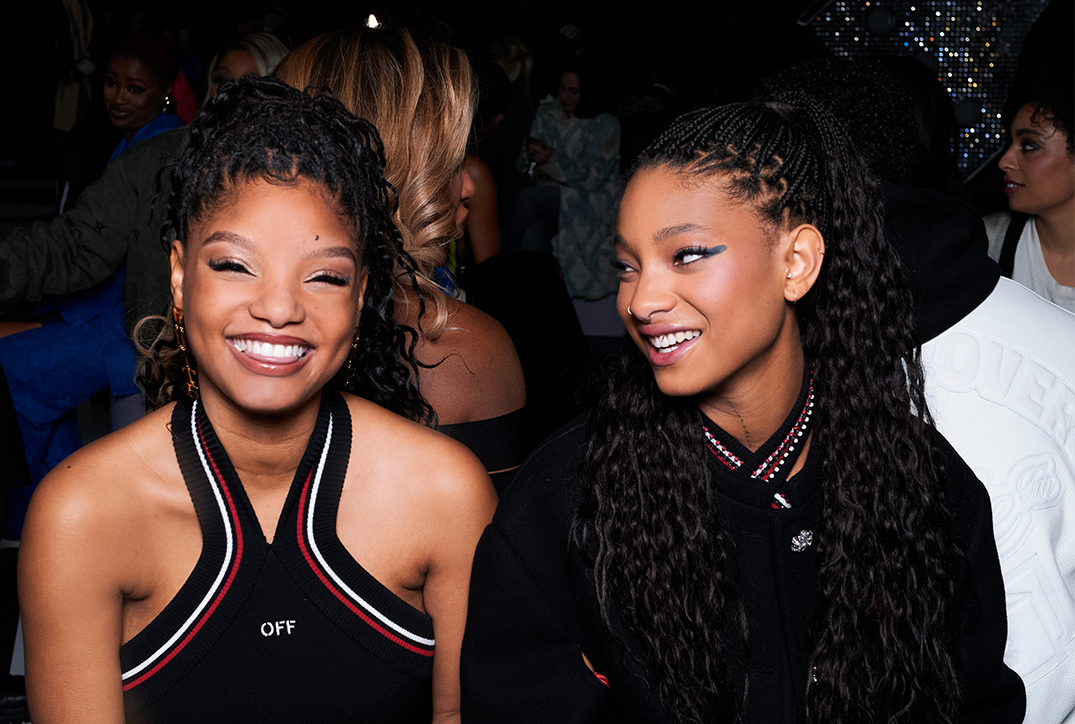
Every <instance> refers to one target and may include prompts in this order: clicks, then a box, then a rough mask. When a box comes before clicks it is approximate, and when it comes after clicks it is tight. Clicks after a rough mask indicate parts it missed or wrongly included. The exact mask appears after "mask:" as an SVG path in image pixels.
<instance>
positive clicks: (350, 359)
mask: <svg viewBox="0 0 1075 724" xmlns="http://www.w3.org/2000/svg"><path fill="white" fill-rule="evenodd" d="M358 337H359V331H358V329H357V328H356V329H355V337H354V339H352V340H351V354H349V355H347V376H346V384H347V385H350V384H351V382H352V380H353V379H354V377H355V357H357V356H358Z"/></svg>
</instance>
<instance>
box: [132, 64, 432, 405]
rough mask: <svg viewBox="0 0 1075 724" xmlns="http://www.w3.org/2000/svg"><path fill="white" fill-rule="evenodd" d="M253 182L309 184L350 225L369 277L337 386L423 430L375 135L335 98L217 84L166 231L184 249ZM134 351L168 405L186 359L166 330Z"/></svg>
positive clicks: (271, 85)
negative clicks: (346, 367)
mask: <svg viewBox="0 0 1075 724" xmlns="http://www.w3.org/2000/svg"><path fill="white" fill-rule="evenodd" d="M259 179H261V180H265V181H268V182H269V183H272V184H278V185H281V186H288V185H292V184H295V183H297V182H298V181H300V180H302V179H305V180H308V181H312V182H314V183H316V184H317V185H318V186H320V187H321V188H322V189H324V191H325V195H326V197H327V198H329V199H331V200H333V201H334V202H335V204H336V211H337V213H338V214H339V215H340V217H341V218H343V219H347V220H348V221H349V222H351V223H352V224H353V226H354V235H355V242H356V244H357V245H358V247H359V250H360V251H361V253H362V266H363V268H364V269H365V270H366V272H367V282H366V293H365V297H364V300H365V304H364V306H363V308H362V315H361V318H360V320H359V330H360V333H361V334H360V342H359V345H358V347H357V349H356V351H355V354H354V359H353V362H352V366H353V367H354V368H355V369H356V370H358V374H355V375H353V376H352V377H351V378H350V379H346V375H345V374H344V372H343V371H341V374H340V375H338V376H337V380H336V381H337V383H338V384H339V385H340V386H341V387H344V388H345V389H347V390H348V391H350V392H353V393H354V394H357V395H360V396H362V397H365V398H367V399H370V400H372V401H374V402H376V403H378V404H380V405H382V406H384V407H386V408H388V409H390V410H392V411H394V412H397V413H399V414H401V415H404V416H405V417H409V418H411V419H414V420H419V421H423V422H429V421H431V420H432V419H433V411H432V409H431V408H430V407H429V405H428V404H427V403H426V402H425V401H424V400H423V399H422V397H421V395H420V394H419V392H418V389H417V387H416V386H415V384H414V380H415V379H417V366H416V364H415V360H414V354H413V351H414V346H415V343H416V335H415V333H414V331H413V330H411V329H409V328H408V327H405V326H404V325H401V324H400V323H399V322H397V321H396V318H395V314H394V307H393V295H394V294H395V290H396V284H395V277H396V274H397V270H403V273H405V274H410V275H412V276H413V274H414V264H413V262H412V261H411V260H410V257H409V256H408V255H407V253H406V252H405V251H404V250H403V243H402V240H401V239H400V235H399V232H398V231H397V229H396V227H395V225H394V224H393V222H392V214H393V212H394V211H395V208H394V205H393V199H394V194H393V192H392V188H391V186H389V184H388V182H387V181H385V178H384V149H383V147H382V145H381V139H380V137H379V136H378V134H377V129H376V128H374V127H373V125H372V124H371V123H369V122H368V121H365V120H362V119H360V118H356V117H355V116H353V115H352V114H351V113H350V112H348V110H347V109H346V108H344V106H343V105H342V104H341V103H340V102H339V101H337V100H336V99H334V98H332V97H329V96H327V95H317V94H314V95H309V94H307V93H303V92H301V91H298V90H295V89H294V88H292V87H290V86H288V85H287V84H286V83H283V82H282V81H279V80H276V79H275V78H261V77H258V76H244V77H242V78H240V79H238V80H236V81H233V82H228V83H224V84H222V85H221V86H220V89H219V91H218V93H217V95H216V97H215V98H213V99H212V100H210V101H209V103H208V104H206V106H205V108H204V109H203V110H202V112H201V113H199V114H198V116H197V117H196V118H195V119H194V123H192V124H191V126H190V143H189V145H188V146H187V148H186V150H185V151H184V152H183V154H182V156H180V158H179V159H178V161H177V162H176V164H175V166H174V167H173V168H172V196H171V200H170V203H169V210H168V224H167V226H166V228H169V229H171V230H172V232H173V233H174V234H175V237H176V238H178V239H180V240H186V238H187V234H188V232H189V228H190V225H191V223H193V222H195V221H197V220H198V219H202V218H204V217H205V216H206V215H207V214H211V213H213V212H214V211H215V210H217V209H219V208H222V207H224V206H226V205H227V204H228V203H229V202H230V201H232V200H233V199H234V194H235V191H236V188H237V187H238V186H239V185H241V184H243V183H245V182H248V181H251V180H259ZM165 241H166V242H168V243H169V244H170V240H165ZM142 346H143V351H144V354H145V359H144V361H143V364H142V365H141V369H140V379H141V382H142V384H143V387H144V388H145V389H146V390H147V391H148V390H154V391H159V393H158V394H157V395H155V396H154V397H149V398H148V399H151V400H154V401H155V402H156V403H157V404H164V403H165V402H168V401H170V400H173V399H175V398H176V397H177V396H179V395H180V394H183V384H182V382H183V380H185V377H184V376H183V371H182V365H183V357H182V355H179V354H177V344H176V340H175V334H174V328H173V325H172V324H171V319H168V320H167V323H166V324H165V325H163V331H162V332H161V333H160V334H159V335H158V336H157V339H156V340H155V341H154V342H153V343H152V344H150V345H142ZM192 362H193V360H192Z"/></svg>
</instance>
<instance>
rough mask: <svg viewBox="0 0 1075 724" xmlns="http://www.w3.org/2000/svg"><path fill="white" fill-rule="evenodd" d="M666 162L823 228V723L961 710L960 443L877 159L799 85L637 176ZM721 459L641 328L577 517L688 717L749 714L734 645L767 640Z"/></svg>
mask: <svg viewBox="0 0 1075 724" xmlns="http://www.w3.org/2000/svg"><path fill="white" fill-rule="evenodd" d="M655 167H661V168H668V169H671V170H673V171H675V172H677V173H681V174H683V175H684V176H685V177H688V178H689V177H699V178H707V177H719V178H720V179H721V180H723V181H725V182H726V183H727V185H728V188H730V189H731V193H732V195H733V197H734V198H736V199H737V200H738V201H740V202H741V203H745V204H749V205H750V207H751V208H753V210H754V212H755V213H756V215H757V217H758V219H759V220H761V222H762V223H763V224H767V225H772V226H773V227H778V228H793V227H794V226H796V225H798V224H801V223H812V224H814V225H815V226H816V227H817V228H818V229H819V230H820V231H821V233H822V235H823V237H824V238H825V243H826V247H825V250H826V253H825V257H824V262H823V267H822V270H821V272H820V275H819V277H818V279H817V282H816V283H815V284H814V286H813V288H812V289H811V291H810V292H809V293H808V294H807V295H806V296H805V297H803V298H802V299H800V300H799V302H798V304H797V305H796V308H795V312H796V314H797V318H798V323H799V326H800V330H801V331H800V334H801V337H802V343H803V348H804V353H805V355H806V357H807V359H809V360H810V361H811V363H812V365H813V370H814V388H815V391H816V395H817V402H816V407H815V418H814V419H815V427H814V434H815V439H818V440H822V441H823V443H824V444H823V446H817V447H815V453H814V454H819V455H822V456H823V457H822V463H823V478H822V480H823V482H822V483H821V489H822V496H823V501H824V502H823V505H824V508H823V510H824V513H823V522H822V530H821V532H820V535H819V545H818V566H819V570H818V601H819V602H818V606H817V611H816V621H815V630H814V631H812V632H811V633H812V640H813V641H814V642H816V644H815V645H816V648H815V650H814V652H813V655H812V659H811V672H812V674H813V675H812V676H811V677H810V679H811V681H810V683H808V685H807V686H808V689H807V692H806V697H807V713H808V716H809V719H810V721H813V722H864V721H879V722H919V721H930V722H937V721H949V720H951V718H952V716H953V712H954V711H955V707H956V704H957V693H958V692H957V682H956V675H955V669H954V665H953V657H952V654H951V652H950V650H949V646H950V643H951V641H952V639H953V638H954V637H953V626H954V624H955V622H954V620H953V619H954V618H955V615H954V613H953V612H952V607H951V606H950V604H949V601H951V600H952V598H953V595H954V591H955V584H954V582H953V578H954V575H953V574H954V571H955V568H954V566H955V565H956V564H957V563H958V560H959V559H958V553H957V552H955V550H954V547H953V543H952V533H951V516H950V514H949V512H948V511H947V508H946V507H945V504H944V500H943V485H944V477H945V476H944V472H943V451H942V450H941V448H940V447H939V444H938V442H937V440H936V439H935V438H934V434H935V433H934V431H933V430H932V428H931V427H930V422H929V417H928V410H927V407H926V400H925V396H924V392H923V375H922V368H921V364H920V360H919V353H918V348H917V343H916V340H915V339H914V336H913V331H912V326H911V311H912V310H911V296H910V293H909V292H908V291H907V289H906V287H905V285H904V283H903V279H902V274H901V267H900V262H899V259H898V258H897V255H896V253H895V251H894V249H893V247H892V246H891V245H890V244H889V242H888V241H887V240H886V238H885V237H884V234H883V233H882V221H881V204H880V200H879V198H878V196H877V193H876V189H875V185H874V183H873V182H872V180H871V178H870V176H869V174H868V172H867V170H866V168H865V165H864V163H863V162H862V160H861V159H860V158H859V157H858V156H857V155H856V154H855V153H854V152H853V150H852V149H851V147H850V146H849V145H848V142H847V141H846V140H845V134H844V133H843V132H842V131H841V129H840V128H839V127H838V126H837V124H836V122H835V121H834V120H833V119H832V117H831V116H829V115H828V114H827V113H826V112H825V111H824V110H823V109H822V108H820V107H819V106H817V104H815V103H814V102H812V101H810V100H809V99H807V98H803V97H797V98H796V99H795V101H794V102H793V103H751V104H735V105H727V106H722V107H718V108H712V109H705V110H699V111H695V112H692V113H689V114H687V115H684V116H682V117H680V118H679V119H678V120H676V121H675V122H674V123H673V124H672V125H671V126H670V127H669V128H668V129H667V130H666V131H664V133H663V134H662V135H661V136H659V137H658V138H657V139H656V140H655V141H654V142H653V143H652V144H651V145H650V146H649V147H648V148H647V149H646V150H645V151H644V152H643V153H642V155H641V157H640V159H639V160H638V161H637V162H636V165H635V168H634V170H633V171H632V173H631V175H632V176H633V175H634V174H636V173H637V172H638V171H640V170H643V169H649V168H655ZM706 455H707V453H706V451H705V449H704V444H703V440H702V434H701V413H700V411H699V410H698V407H697V401H696V400H694V399H686V398H680V399H676V398H671V397H668V396H666V395H664V394H662V393H661V391H660V390H659V389H658V387H657V384H656V382H655V379H654V375H653V373H652V371H651V370H650V369H649V366H648V363H647V362H646V360H645V358H644V356H643V355H642V353H641V352H640V351H639V350H638V349H637V348H636V347H635V345H634V344H630V343H628V344H626V345H625V348H624V352H623V353H622V355H621V358H620V360H619V362H618V366H617V368H616V370H615V371H614V373H613V375H612V377H611V379H610V381H609V383H608V387H607V390H606V391H605V393H604V395H603V397H602V399H601V401H600V403H599V404H598V406H597V408H596V409H595V411H594V412H593V414H592V416H591V419H590V429H589V443H588V450H587V458H586V462H585V463H584V465H583V470H582V475H583V477H584V479H585V481H586V483H587V493H586V498H585V500H584V503H583V505H582V507H581V508H580V510H579V511H578V514H577V516H576V521H575V531H576V535H578V531H580V530H582V531H588V530H592V531H593V532H594V533H596V537H597V539H598V545H597V553H596V559H595V563H594V568H595V578H596V587H597V592H598V598H599V600H600V602H601V607H602V610H603V613H604V616H605V620H606V622H608V621H609V620H610V619H609V611H610V610H611V609H612V608H613V607H615V609H616V610H617V611H618V612H619V613H620V614H621V615H622V617H623V619H624V621H625V623H626V624H627V626H628V627H629V628H630V629H631V631H632V632H633V633H634V634H635V635H636V637H637V638H638V639H639V640H640V641H641V642H642V643H643V651H641V652H640V653H641V655H642V658H643V659H644V660H645V661H646V664H647V666H648V670H649V671H650V672H651V674H652V679H653V680H654V681H655V688H656V690H657V694H658V695H659V696H660V698H661V700H662V702H663V703H664V705H665V707H666V709H667V710H668V711H669V713H670V714H671V715H672V716H673V718H674V719H676V720H678V721H680V722H703V721H705V722H709V721H732V720H735V719H736V715H737V714H736V712H737V710H739V709H740V705H739V701H738V697H737V696H736V695H735V693H734V688H733V686H732V682H731V680H730V676H729V673H728V667H727V664H726V655H727V652H728V651H729V649H733V650H734V649H745V650H749V646H748V644H749V642H748V641H747V640H746V624H745V616H744V614H743V610H742V603H741V601H740V599H739V595H738V592H737V589H736V587H735V586H734V584H733V582H732V581H731V580H730V578H729V572H730V570H731V562H730V560H731V554H732V549H731V543H730V540H729V538H728V536H727V534H726V533H725V532H724V531H722V530H721V526H720V523H719V520H718V518H717V516H716V512H715V511H714V510H713V509H712V505H711V501H712V499H711V496H710V476H709V473H708V470H707V465H706ZM910 581H913V582H914V583H913V584H912V585H908V583H909V582H910ZM735 638H741V639H742V640H740V641H735V640H733V639H735ZM744 695H745V694H744Z"/></svg>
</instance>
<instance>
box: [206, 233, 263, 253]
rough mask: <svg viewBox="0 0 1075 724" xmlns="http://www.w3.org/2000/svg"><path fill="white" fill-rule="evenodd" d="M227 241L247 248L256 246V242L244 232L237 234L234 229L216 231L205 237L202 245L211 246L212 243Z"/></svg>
mask: <svg viewBox="0 0 1075 724" xmlns="http://www.w3.org/2000/svg"><path fill="white" fill-rule="evenodd" d="M216 243H226V244H235V245H236V246H241V247H243V248H245V249H249V248H251V247H253V246H254V242H253V241H252V240H250V239H248V238H246V237H245V236H243V235H242V234H236V233H235V232H234V231H214V232H213V233H212V234H210V235H209V236H207V237H205V241H203V242H202V246H209V245H210V244H216Z"/></svg>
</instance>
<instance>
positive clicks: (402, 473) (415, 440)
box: [344, 395, 495, 507]
mask: <svg viewBox="0 0 1075 724" xmlns="http://www.w3.org/2000/svg"><path fill="white" fill-rule="evenodd" d="M344 397H345V399H346V400H347V403H348V407H349V409H350V411H351V421H352V426H353V429H354V431H355V432H354V435H353V441H352V449H351V461H352V463H354V465H353V466H349V476H350V468H351V467H353V468H355V469H356V472H357V471H358V470H360V471H361V476H362V478H363V480H364V482H365V483H367V484H373V485H379V484H384V485H388V486H390V487H391V488H392V489H393V490H394V491H396V494H398V495H406V496H409V495H412V494H413V495H415V496H418V497H419V498H421V499H423V501H424V502H423V503H422V505H423V507H425V506H426V504H428V503H432V504H434V505H437V504H443V503H448V502H450V501H454V502H455V503H461V504H464V505H468V504H472V503H473V502H474V501H475V500H487V499H488V497H489V496H490V495H493V496H494V497H493V500H494V501H495V493H493V492H492V485H491V483H490V482H489V476H488V475H486V473H485V469H484V468H483V467H482V465H481V463H480V462H479V461H478V459H477V458H476V457H475V456H474V453H472V452H471V451H470V450H468V449H467V448H466V447H465V446H463V445H461V444H460V443H458V442H456V441H455V440H452V439H451V438H449V437H447V436H445V435H442V434H440V433H439V432H437V431H435V430H432V429H430V428H428V427H425V426H424V425H419V424H418V423H416V422H412V421H410V420H407V419H405V418H403V417H400V416H399V415H396V414H395V413H392V412H389V411H388V410H386V409H384V408H383V407H380V406H378V405H375V404H373V403H372V402H369V401H368V400H364V399H362V398H359V397H355V396H353V395H345V396H344Z"/></svg>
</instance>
